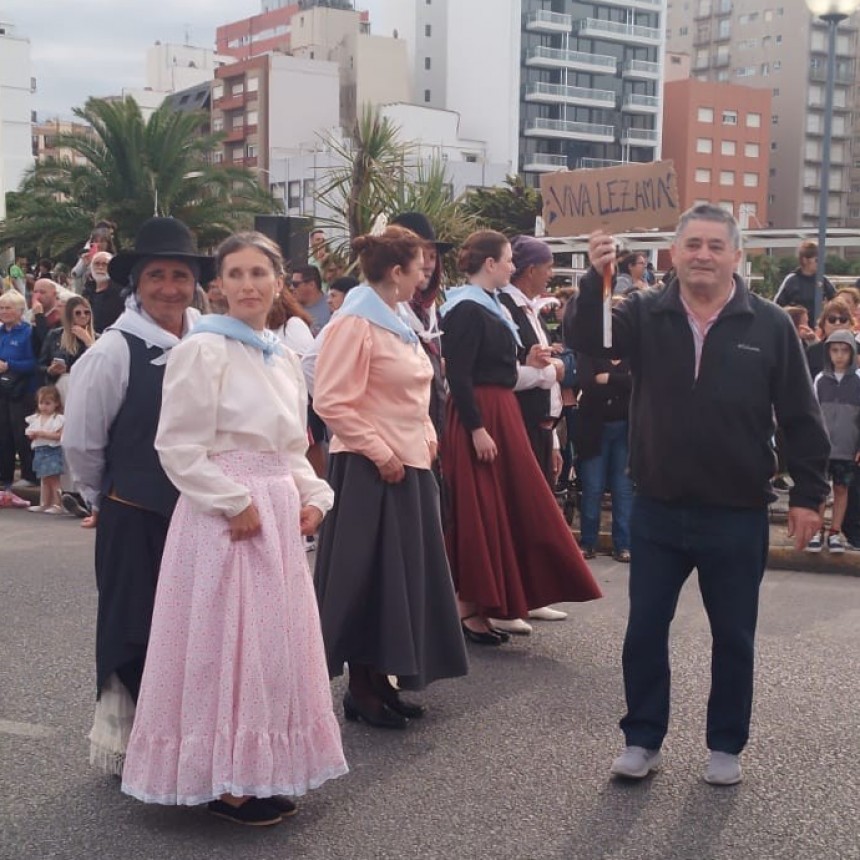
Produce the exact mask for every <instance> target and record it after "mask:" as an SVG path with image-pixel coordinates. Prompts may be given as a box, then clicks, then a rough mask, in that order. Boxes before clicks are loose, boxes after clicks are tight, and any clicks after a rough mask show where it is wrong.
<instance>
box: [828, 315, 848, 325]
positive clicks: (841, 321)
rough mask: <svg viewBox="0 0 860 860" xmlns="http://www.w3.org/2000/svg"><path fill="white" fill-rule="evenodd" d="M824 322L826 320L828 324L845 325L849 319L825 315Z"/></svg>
mask: <svg viewBox="0 0 860 860" xmlns="http://www.w3.org/2000/svg"><path fill="white" fill-rule="evenodd" d="M824 322H828V323H830V325H847V324H848V323H850V322H851V320H849V319H848V317H825V318H824Z"/></svg>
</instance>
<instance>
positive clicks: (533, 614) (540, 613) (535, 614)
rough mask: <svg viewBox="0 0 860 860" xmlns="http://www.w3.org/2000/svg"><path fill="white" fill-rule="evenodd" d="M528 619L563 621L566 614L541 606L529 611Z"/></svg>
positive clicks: (559, 610)
mask: <svg viewBox="0 0 860 860" xmlns="http://www.w3.org/2000/svg"><path fill="white" fill-rule="evenodd" d="M529 618H534V619H535V621H564V619H565V618H567V613H566V612H562V610H561V609H553V608H552V607H550V606H541V607H540V609H531V610H529Z"/></svg>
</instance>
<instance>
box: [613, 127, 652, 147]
mask: <svg viewBox="0 0 860 860" xmlns="http://www.w3.org/2000/svg"><path fill="white" fill-rule="evenodd" d="M621 145H622V146H657V132H656V131H655V130H654V129H651V128H625V129H624V130H623V131H622V132H621Z"/></svg>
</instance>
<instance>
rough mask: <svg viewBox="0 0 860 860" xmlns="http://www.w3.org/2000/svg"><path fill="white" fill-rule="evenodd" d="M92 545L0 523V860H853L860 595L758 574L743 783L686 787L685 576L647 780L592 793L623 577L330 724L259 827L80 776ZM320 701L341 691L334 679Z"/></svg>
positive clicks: (614, 680)
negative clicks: (395, 724) (416, 693)
mask: <svg viewBox="0 0 860 860" xmlns="http://www.w3.org/2000/svg"><path fill="white" fill-rule="evenodd" d="M92 541H93V535H92V533H91V532H87V531H85V530H82V529H80V528H79V527H78V521H76V520H72V519H70V518H66V517H57V518H52V519H50V518H48V517H46V516H44V515H35V514H28V513H27V512H23V511H13V510H3V511H0V657H2V659H0V786H2V788H0V797H2V800H0V860H47V858H64V860H65V858H69V860H82V858H93V857H94V858H104V859H105V860H113V858H117V860H137V858H147V860H151V858H166V860H191V858H195V860H196V858H207V860H221V858H230V860H243V858H254V860H268V858H273V860H274V858H279V860H280V858H288V857H291V858H308V860H323V858H325V860H335V859H336V860H341V858H343V860H346V858H355V860H371V858H395V860H408V858H432V860H436V858H439V860H441V858H445V860H460V859H461V858H464V860H465V858H487V860H507V858H526V860H530V858H534V860H538V858H539V859H540V860H543V859H544V858H546V860H551V859H552V860H554V858H559V860H562V858H564V860H578V858H583V860H585V858H588V860H592V858H593V860H598V858H600V860H627V859H628V858H630V860H632V858H636V860H652V858H653V860H658V858H659V860H674V858H684V860H712V859H713V860H717V858H720V859H721V860H722V858H725V860H729V858H738V860H740V858H743V859H744V860H749V858H757V860H775V858H803V860H810V859H811V860H824V859H825V858H840V860H841V858H860V732H858V727H860V689H858V688H860V672H858V659H857V657H858V654H860V580H858V579H856V578H853V577H844V576H832V575H826V574H807V573H797V572H777V571H773V572H769V573H768V574H767V576H766V578H765V582H764V586H763V590H762V611H761V620H760V628H759V637H758V652H759V656H758V668H757V687H756V702H755V712H754V721H753V732H752V739H751V743H750V746H749V748H748V750H747V752H746V753H745V755H744V758H743V764H744V772H745V781H744V783H743V784H742V785H740V786H736V787H733V788H722V789H720V788H714V787H711V786H708V785H706V784H705V783H704V782H702V780H701V774H702V770H703V767H704V763H705V758H706V750H705V745H704V713H705V705H706V698H707V690H708V677H709V650H710V646H709V636H708V632H707V623H706V619H705V616H704V612H703V610H702V608H701V603H700V600H699V596H698V592H697V589H696V587H695V584H694V582H690V583H688V586H687V588H685V591H684V594H683V595H682V600H681V605H680V607H679V612H678V617H677V619H676V622H675V625H674V628H673V631H674V633H673V640H672V653H673V672H674V674H673V685H674V689H673V716H672V726H671V730H670V735H669V737H668V738H667V741H666V745H665V747H664V752H665V765H664V768H663V770H662V771H661V772H660V773H658V774H656V775H655V776H654V777H653V778H651V779H649V780H647V781H645V782H644V783H639V784H633V785H625V784H618V783H615V782H613V781H611V780H610V779H609V777H608V767H609V764H610V762H611V760H612V758H613V756H614V755H615V754H616V753H617V751H618V749H619V747H620V745H621V735H620V733H619V732H618V729H617V720H618V718H619V716H620V715H621V712H622V706H623V699H622V684H621V670H620V649H621V639H622V635H623V630H624V621H625V614H626V581H627V568H626V567H625V566H623V565H619V564H616V563H615V562H613V561H612V560H611V559H607V558H601V559H599V560H598V561H597V562H596V563H595V564H594V570H595V571H596V572H597V575H598V577H599V580H600V582H601V584H602V586H603V588H604V590H605V595H606V596H605V598H604V599H603V600H601V601H598V602H595V603H592V604H588V605H584V606H569V607H567V608H568V609H570V613H571V614H570V618H569V619H568V620H567V621H565V622H556V623H538V624H537V627H536V630H535V633H534V634H533V635H532V636H530V637H527V638H519V639H517V640H516V641H515V642H514V643H512V644H511V645H509V646H506V647H502V648H498V649H492V648H484V649H482V648H481V647H480V646H470V656H471V673H470V675H469V676H468V677H467V678H465V679H460V680H456V681H452V682H443V683H439V684H436V685H434V686H433V687H431V688H430V689H429V690H428V691H426V692H425V694H424V701H425V703H426V704H427V705H428V708H429V710H428V714H427V716H426V718H425V719H424V720H421V721H415V722H414V723H413V724H412V725H411V726H410V727H409V729H408V730H407V731H405V732H388V733H386V732H384V731H378V730H373V729H368V728H366V727H365V726H364V725H357V724H346V725H345V726H344V733H343V737H344V745H345V749H346V753H347V758H348V760H349V763H350V766H351V773H350V774H349V775H347V776H345V777H344V778H342V779H339V780H336V781H334V782H330V783H327V784H326V785H325V786H323V787H322V788H321V789H319V790H317V791H315V792H311V793H310V794H309V795H307V796H306V797H304V798H302V799H301V800H300V812H299V814H298V815H297V816H296V817H295V818H293V819H290V820H288V821H286V822H284V823H283V824H281V825H279V826H277V827H274V828H243V827H238V826H236V825H232V824H230V823H228V822H224V821H221V820H218V819H214V818H212V817H211V816H209V815H207V814H206V813H205V812H204V811H202V810H200V809H188V808H178V809H177V808H162V807H155V806H145V805H144V804H141V803H138V802H136V801H134V800H132V799H130V798H128V797H125V796H123V795H122V794H121V793H120V791H119V785H118V782H117V781H116V780H115V779H112V778H110V777H106V776H104V775H101V774H99V773H97V772H94V771H93V770H91V769H90V767H89V765H88V762H87V739H86V735H87V732H88V731H89V728H90V722H91V718H92V708H93V700H94V689H93V672H94V670H93V656H92V655H93V630H94V618H95V605H96V602H95V588H94V579H93V573H92ZM333 693H334V697H335V702H336V706H337V710H338V714H339V716H340V717H341V720H342V713H341V711H340V707H339V700H340V697H341V695H342V693H343V679H338V680H336V681H335V682H334V684H333Z"/></svg>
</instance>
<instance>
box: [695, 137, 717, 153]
mask: <svg viewBox="0 0 860 860" xmlns="http://www.w3.org/2000/svg"><path fill="white" fill-rule="evenodd" d="M713 151H714V142H713V141H712V140H711V138H709V137H699V138H697V139H696V152H704V153H705V154H709V153H711V152H713Z"/></svg>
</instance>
